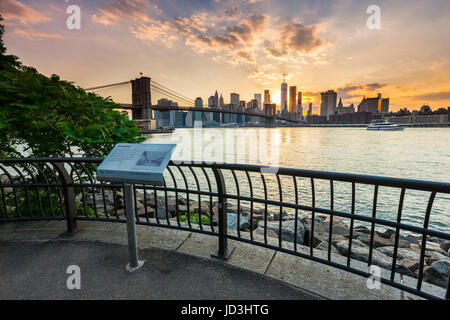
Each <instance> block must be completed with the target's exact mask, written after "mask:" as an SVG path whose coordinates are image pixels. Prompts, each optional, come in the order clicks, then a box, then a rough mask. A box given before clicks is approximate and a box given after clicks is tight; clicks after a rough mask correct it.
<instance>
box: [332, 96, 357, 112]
mask: <svg viewBox="0 0 450 320" xmlns="http://www.w3.org/2000/svg"><path fill="white" fill-rule="evenodd" d="M345 113H355V106H354V105H353V103H352V104H351V105H350V106H348V107H344V105H343V103H342V98H339V103H338V106H337V108H336V112H335V114H345Z"/></svg>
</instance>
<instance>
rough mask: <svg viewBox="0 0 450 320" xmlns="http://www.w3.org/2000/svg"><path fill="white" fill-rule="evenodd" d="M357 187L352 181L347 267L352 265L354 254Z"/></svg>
mask: <svg viewBox="0 0 450 320" xmlns="http://www.w3.org/2000/svg"><path fill="white" fill-rule="evenodd" d="M355 189H356V185H355V182H352V209H351V210H352V212H351V213H352V218H351V220H350V236H349V238H348V252H347V267H350V256H351V255H352V241H353V225H354V223H355V219H353V215H354V214H355V193H356V190H355Z"/></svg>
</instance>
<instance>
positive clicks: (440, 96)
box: [410, 91, 450, 106]
mask: <svg viewBox="0 0 450 320" xmlns="http://www.w3.org/2000/svg"><path fill="white" fill-rule="evenodd" d="M410 98H413V99H416V100H422V101H440V100H449V101H448V104H449V106H450V91H440V92H429V93H422V94H418V95H414V96H410Z"/></svg>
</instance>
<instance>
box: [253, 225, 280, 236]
mask: <svg viewBox="0 0 450 320" xmlns="http://www.w3.org/2000/svg"><path fill="white" fill-rule="evenodd" d="M255 233H256V234H259V235H261V236H264V226H263V227H258V228H257V229H256V230H255ZM267 236H268V237H271V238H275V239H278V233H276V232H275V231H273V230H271V229H267Z"/></svg>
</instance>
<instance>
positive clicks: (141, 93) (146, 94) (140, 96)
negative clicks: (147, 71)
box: [131, 77, 153, 120]
mask: <svg viewBox="0 0 450 320" xmlns="http://www.w3.org/2000/svg"><path fill="white" fill-rule="evenodd" d="M150 81H151V79H150V78H148V77H141V78H138V79H135V80H131V100H132V109H131V117H132V119H133V120H149V119H152V118H153V117H152V116H153V114H152V109H151V106H152V93H151V90H150Z"/></svg>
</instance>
